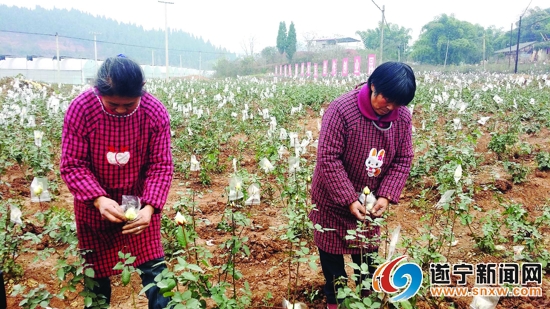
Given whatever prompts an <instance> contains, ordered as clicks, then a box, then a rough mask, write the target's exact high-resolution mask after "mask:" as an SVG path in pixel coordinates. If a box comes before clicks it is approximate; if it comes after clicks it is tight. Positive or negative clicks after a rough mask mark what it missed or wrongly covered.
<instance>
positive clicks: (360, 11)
mask: <svg viewBox="0 0 550 309" xmlns="http://www.w3.org/2000/svg"><path fill="white" fill-rule="evenodd" d="M168 1H170V2H173V3H174V4H167V5H166V6H167V7H168V14H167V15H168V27H169V28H172V29H179V30H182V31H185V32H188V33H192V34H194V35H196V36H200V37H202V38H203V39H205V40H210V42H211V43H212V44H214V45H215V46H221V47H225V48H227V49H228V50H230V51H232V52H236V53H242V52H243V48H242V46H243V43H245V42H250V41H251V40H252V39H253V40H254V42H255V44H254V52H260V51H261V50H262V49H263V48H264V47H266V46H275V45H276V38H277V31H278V28H279V22H281V21H285V22H286V25H287V29H288V27H289V26H290V22H294V26H295V28H296V33H297V39H298V41H299V42H300V41H305V39H304V38H305V37H306V35H307V36H309V37H311V36H312V35H314V36H315V37H316V38H328V37H334V36H352V37H353V36H355V32H356V31H357V30H361V31H364V30H367V29H374V28H375V27H377V25H378V22H379V21H380V19H381V17H382V12H381V10H380V9H381V8H382V6H384V8H385V15H386V20H387V22H388V23H392V24H397V25H399V26H402V27H406V28H410V29H412V37H413V40H415V39H416V38H417V37H418V34H419V33H420V30H421V28H422V26H424V25H425V24H427V23H428V22H430V21H432V20H433V19H434V18H435V17H437V16H439V15H441V14H448V15H451V14H454V16H455V17H456V18H457V19H459V20H462V21H468V22H470V23H473V24H479V25H481V26H483V27H489V26H496V27H497V28H502V29H503V30H505V31H508V30H509V29H510V25H511V24H512V23H515V22H517V21H518V20H519V16H520V15H521V14H523V12H524V11H525V9H526V8H527V7H529V8H534V7H537V6H538V7H540V8H542V9H544V8H548V7H550V1H548V0H514V1H506V0H374V1H373V0H364V1H347V0H339V1H330V2H329V1H303V0H277V1H262V0H255V1H254V0H233V1H225V0H196V1H183V0H168ZM375 3H376V4H375ZM0 4H6V5H14V6H23V7H28V8H34V7H35V6H36V5H40V6H41V7H44V8H47V9H51V8H54V7H55V8H59V9H75V10H80V11H84V12H88V13H90V14H92V15H96V16H105V17H107V18H112V19H115V20H117V21H120V22H125V23H133V24H138V25H142V26H143V27H144V28H145V29H164V26H165V10H164V9H165V4H162V3H159V2H158V1H157V0H134V1H131V0H109V1H106V0H93V1H81V0H47V1H38V0H0ZM377 6H378V7H380V9H379V8H378V7H377ZM70 26H71V27H77V26H78V25H70ZM514 27H515V26H514ZM6 30H17V29H6ZM62 32H63V31H62V29H60V33H62ZM98 39H99V38H98Z"/></svg>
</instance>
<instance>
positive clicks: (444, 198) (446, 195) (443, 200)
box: [434, 190, 455, 208]
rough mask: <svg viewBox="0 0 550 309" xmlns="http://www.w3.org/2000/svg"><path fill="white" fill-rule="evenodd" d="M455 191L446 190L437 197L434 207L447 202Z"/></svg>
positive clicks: (439, 206) (441, 205)
mask: <svg viewBox="0 0 550 309" xmlns="http://www.w3.org/2000/svg"><path fill="white" fill-rule="evenodd" d="M454 193H455V190H447V191H446V192H445V193H444V194H443V196H441V198H440V199H439V201H438V202H437V204H435V206H434V208H441V207H443V205H445V204H447V203H449V202H450V201H451V197H452V196H453V194H454Z"/></svg>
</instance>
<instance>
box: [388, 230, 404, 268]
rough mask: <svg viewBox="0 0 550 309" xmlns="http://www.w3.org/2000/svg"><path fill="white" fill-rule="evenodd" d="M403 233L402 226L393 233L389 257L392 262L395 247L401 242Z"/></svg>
mask: <svg viewBox="0 0 550 309" xmlns="http://www.w3.org/2000/svg"><path fill="white" fill-rule="evenodd" d="M400 232H401V224H400V225H398V226H397V227H396V228H395V230H393V232H392V233H391V238H390V247H389V249H388V257H387V260H388V261H389V260H391V257H392V256H393V254H394V253H395V247H396V246H397V242H398V241H399V234H400Z"/></svg>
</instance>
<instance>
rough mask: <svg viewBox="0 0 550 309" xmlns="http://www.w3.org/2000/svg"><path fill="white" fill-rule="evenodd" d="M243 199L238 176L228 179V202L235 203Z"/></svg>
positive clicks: (241, 182)
mask: <svg viewBox="0 0 550 309" xmlns="http://www.w3.org/2000/svg"><path fill="white" fill-rule="evenodd" d="M243 197H244V194H243V180H242V179H241V177H239V176H233V177H231V178H230V179H229V200H230V201H236V200H239V199H242V198H243Z"/></svg>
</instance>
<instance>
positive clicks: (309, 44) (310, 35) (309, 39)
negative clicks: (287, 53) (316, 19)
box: [302, 32, 319, 52]
mask: <svg viewBox="0 0 550 309" xmlns="http://www.w3.org/2000/svg"><path fill="white" fill-rule="evenodd" d="M318 37H319V36H318V35H317V32H306V33H304V34H303V35H302V38H303V39H304V41H305V44H306V50H307V51H308V52H310V51H312V50H313V48H314V47H315V42H314V41H313V40H315V39H316V38H318Z"/></svg>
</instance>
